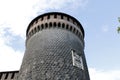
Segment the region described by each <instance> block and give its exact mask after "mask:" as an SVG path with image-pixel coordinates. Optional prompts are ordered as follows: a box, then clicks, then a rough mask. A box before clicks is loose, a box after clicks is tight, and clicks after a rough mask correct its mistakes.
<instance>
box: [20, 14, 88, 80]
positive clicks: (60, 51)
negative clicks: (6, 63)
mask: <svg viewBox="0 0 120 80" xmlns="http://www.w3.org/2000/svg"><path fill="white" fill-rule="evenodd" d="M18 80H90V79H89V74H88V69H87V64H86V59H85V55H84V29H83V27H82V25H81V24H80V23H79V22H78V21H77V20H76V19H75V18H74V17H72V16H70V15H68V14H65V13H60V12H50V13H45V14H42V15H40V16H38V17H36V18H35V19H33V20H32V21H31V23H30V24H29V25H28V28H27V31H26V51H25V54H24V58H23V62H22V65H21V69H20V72H19V76H18Z"/></svg>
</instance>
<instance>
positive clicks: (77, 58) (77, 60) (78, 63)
mask: <svg viewBox="0 0 120 80" xmlns="http://www.w3.org/2000/svg"><path fill="white" fill-rule="evenodd" d="M71 53H72V61H73V66H75V67H78V68H80V69H82V70H84V66H83V60H82V55H78V53H77V52H76V51H75V50H72V51H71Z"/></svg>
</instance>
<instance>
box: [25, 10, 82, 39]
mask: <svg viewBox="0 0 120 80" xmlns="http://www.w3.org/2000/svg"><path fill="white" fill-rule="evenodd" d="M58 15H59V16H60V17H58ZM46 16H47V18H45V19H50V18H51V17H50V16H54V17H53V18H56V19H57V18H60V19H65V20H66V21H69V22H71V23H73V24H75V25H76V26H77V27H78V28H79V29H80V30H81V32H82V35H83V38H84V29H83V27H82V25H81V24H80V22H79V21H78V20H77V19H76V18H74V17H72V16H70V15H68V14H65V13H61V12H49V13H45V14H42V15H39V16H37V17H36V18H34V19H33V20H32V21H31V22H30V24H29V25H28V28H27V31H26V36H28V33H29V30H30V28H31V27H32V26H33V25H34V24H35V23H37V22H38V20H39V19H40V20H41V21H42V20H44V17H46ZM64 17H65V18H64Z"/></svg>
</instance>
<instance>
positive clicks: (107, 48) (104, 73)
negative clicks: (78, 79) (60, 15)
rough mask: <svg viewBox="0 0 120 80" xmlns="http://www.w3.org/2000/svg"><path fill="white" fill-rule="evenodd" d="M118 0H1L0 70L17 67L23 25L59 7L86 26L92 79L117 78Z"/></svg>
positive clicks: (119, 69)
mask: <svg viewBox="0 0 120 80" xmlns="http://www.w3.org/2000/svg"><path fill="white" fill-rule="evenodd" d="M119 7H120V0H0V71H12V70H19V68H20V65H21V63H22V58H23V55H24V51H25V39H26V35H25V34H26V29H27V26H28V24H29V23H30V21H31V20H32V19H34V18H35V17H36V16H38V15H40V14H43V13H45V12H51V11H54V12H56V11H59V12H64V13H67V14H69V15H71V16H73V17H75V18H76V19H77V20H78V21H80V23H81V24H82V26H83V28H84V30H85V39H84V40H85V50H84V51H85V55H86V60H87V65H88V69H89V74H90V78H91V80H120V76H119V75H120V64H119V61H120V58H119V57H120V44H119V43H120V34H118V33H117V27H118V26H120V23H119V22H118V17H120V10H119Z"/></svg>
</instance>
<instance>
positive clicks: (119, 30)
mask: <svg viewBox="0 0 120 80" xmlns="http://www.w3.org/2000/svg"><path fill="white" fill-rule="evenodd" d="M118 21H119V23H120V17H118ZM117 32H118V33H120V26H119V27H118V28H117Z"/></svg>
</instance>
